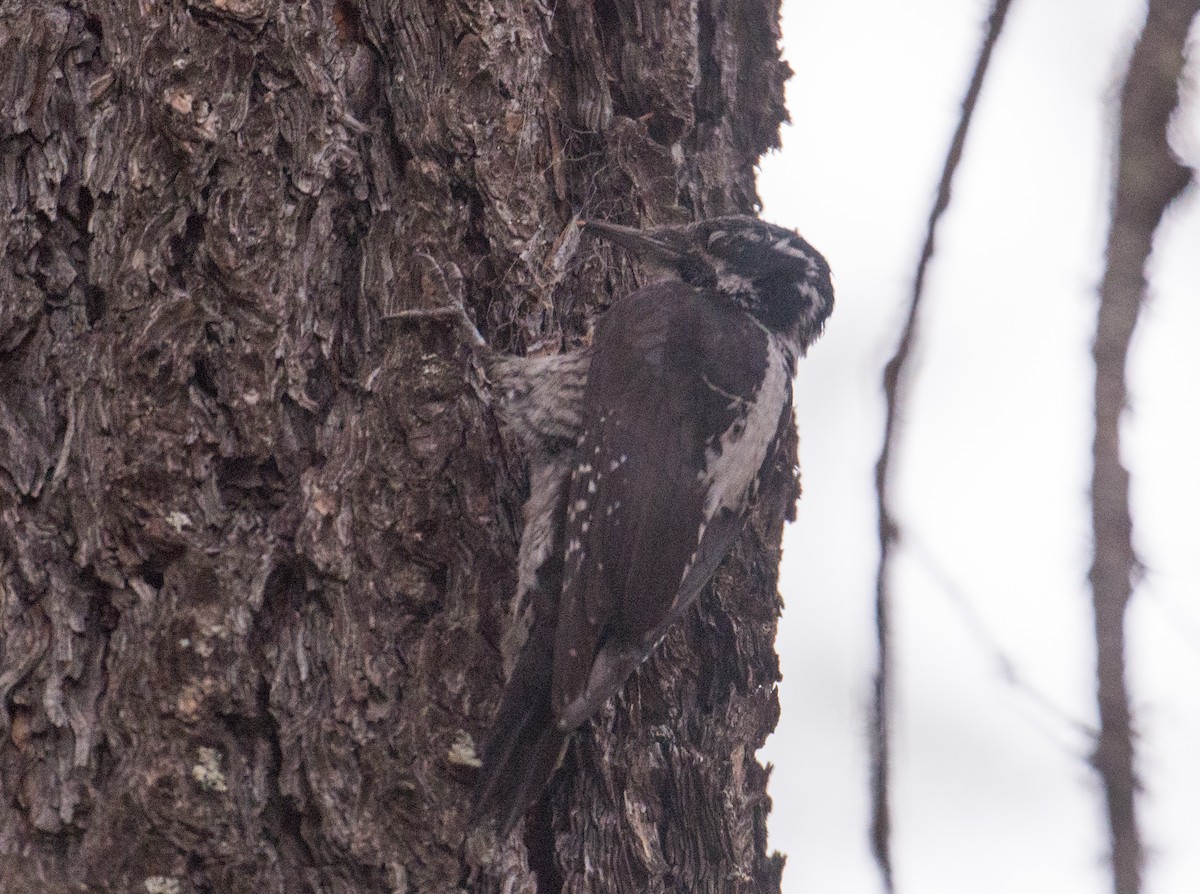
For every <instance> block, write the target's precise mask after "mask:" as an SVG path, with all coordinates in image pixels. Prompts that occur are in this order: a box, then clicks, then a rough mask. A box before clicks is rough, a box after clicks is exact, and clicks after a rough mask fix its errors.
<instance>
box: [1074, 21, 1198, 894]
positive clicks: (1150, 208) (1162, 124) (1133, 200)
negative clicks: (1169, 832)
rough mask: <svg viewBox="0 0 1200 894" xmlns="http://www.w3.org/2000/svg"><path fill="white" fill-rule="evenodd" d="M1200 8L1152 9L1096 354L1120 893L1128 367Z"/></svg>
mask: <svg viewBox="0 0 1200 894" xmlns="http://www.w3.org/2000/svg"><path fill="white" fill-rule="evenodd" d="M1198 11H1200V0H1151V2H1150V5H1149V8H1148V10H1147V14H1146V24H1145V27H1144V28H1143V29H1142V34H1141V36H1140V37H1139V38H1138V43H1137V46H1136V47H1135V48H1134V51H1133V56H1132V58H1131V59H1130V61H1129V71H1128V72H1127V74H1126V76H1125V84H1124V86H1123V87H1122V90H1121V113H1120V134H1119V143H1118V156H1117V178H1116V188H1115V192H1114V196H1113V210H1112V223H1111V228H1110V229H1109V233H1108V246H1107V251H1106V266H1105V271H1104V278H1103V280H1102V281H1101V283H1100V311H1099V316H1098V318H1097V321H1096V340H1095V343H1094V344H1093V348H1092V354H1093V357H1094V359H1095V363H1096V382H1095V402H1096V403H1095V413H1096V429H1095V436H1094V439H1093V442H1092V459H1093V470H1092V530H1093V543H1094V547H1093V549H1094V552H1093V557H1092V567H1091V570H1090V571H1089V573H1088V580H1089V581H1090V583H1091V587H1092V604H1093V607H1094V609H1095V614H1096V690H1097V701H1098V704H1099V713H1100V735H1099V738H1098V739H1097V741H1096V747H1095V751H1094V752H1093V753H1092V765H1093V766H1094V767H1095V768H1096V771H1097V772H1098V773H1099V775H1100V779H1101V781H1102V783H1103V785H1104V795H1105V801H1106V806H1107V813H1108V825H1109V836H1110V842H1111V848H1112V854H1111V857H1112V872H1113V890H1114V891H1115V892H1116V894H1137V892H1138V891H1139V890H1140V888H1141V869H1142V859H1143V847H1142V841H1141V833H1140V831H1139V829H1138V823H1137V814H1136V810H1135V801H1136V793H1137V790H1138V780H1137V775H1136V773H1135V771H1134V748H1133V721H1132V716H1131V713H1132V712H1131V711H1130V707H1129V693H1128V689H1127V687H1126V682H1125V610H1126V608H1127V607H1128V605H1129V600H1130V597H1131V596H1132V593H1133V581H1134V579H1135V577H1136V575H1137V574H1138V572H1139V568H1140V566H1139V563H1138V561H1137V557H1136V555H1135V554H1134V550H1133V521H1132V518H1131V516H1130V511H1129V473H1128V471H1127V470H1126V469H1125V468H1124V467H1123V466H1122V465H1121V440H1120V434H1121V432H1120V423H1121V414H1122V412H1123V411H1124V409H1125V403H1126V385H1125V362H1126V358H1127V356H1128V353H1129V343H1130V340H1131V338H1132V336H1133V331H1134V328H1135V327H1136V326H1137V319H1138V314H1139V312H1140V311H1141V306H1142V302H1143V299H1144V296H1145V292H1146V273H1145V270H1146V261H1147V259H1148V258H1149V256H1150V250H1151V247H1152V246H1153V241H1154V233H1155V231H1156V230H1157V229H1158V224H1159V222H1160V221H1161V220H1162V216H1163V213H1164V212H1165V211H1166V209H1167V206H1168V205H1169V204H1170V203H1171V202H1172V201H1173V200H1174V199H1175V197H1176V196H1178V195H1179V193H1180V192H1182V191H1183V188H1184V187H1185V186H1186V185H1187V183H1188V180H1189V178H1190V175H1189V172H1188V170H1187V169H1186V168H1185V167H1183V166H1182V165H1181V164H1179V162H1178V161H1177V160H1176V158H1175V156H1174V154H1173V153H1172V152H1171V148H1170V146H1169V145H1168V143H1167V126H1168V124H1169V123H1170V118H1171V113H1172V112H1173V111H1174V109H1175V107H1176V106H1177V105H1178V103H1179V78H1180V75H1181V73H1182V71H1183V50H1184V42H1185V40H1186V39H1187V33H1188V28H1189V26H1190V24H1191V21H1192V19H1193V18H1195V16H1196V13H1197V12H1198Z"/></svg>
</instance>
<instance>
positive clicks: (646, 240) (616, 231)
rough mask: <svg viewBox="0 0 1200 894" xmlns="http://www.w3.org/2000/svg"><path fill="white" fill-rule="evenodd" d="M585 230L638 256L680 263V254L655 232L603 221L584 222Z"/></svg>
mask: <svg viewBox="0 0 1200 894" xmlns="http://www.w3.org/2000/svg"><path fill="white" fill-rule="evenodd" d="M582 223H583V228H584V229H585V230H587V231H588V232H589V233H594V234H595V235H597V236H600V237H602V238H604V239H607V240H608V241H609V242H612V243H614V244H616V245H619V246H621V247H622V248H625V249H628V250H629V251H632V252H636V253H638V254H646V255H651V256H653V257H656V258H660V259H662V260H664V261H678V260H679V259H680V257H681V256H680V254H679V252H678V251H677V250H676V249H675V248H673V247H671V246H670V245H668V244H667V243H666V242H664V241H663V240H662V239H660V238H657V237H656V236H655V231H654V230H638V229H635V228H634V227H623V226H621V225H620V224H613V223H607V222H605V221H602V220H585V221H582Z"/></svg>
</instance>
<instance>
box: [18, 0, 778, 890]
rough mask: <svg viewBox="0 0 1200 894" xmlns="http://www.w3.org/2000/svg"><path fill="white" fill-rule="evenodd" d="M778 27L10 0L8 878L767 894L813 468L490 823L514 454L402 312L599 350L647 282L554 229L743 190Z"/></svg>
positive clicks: (699, 6) (511, 10)
mask: <svg viewBox="0 0 1200 894" xmlns="http://www.w3.org/2000/svg"><path fill="white" fill-rule="evenodd" d="M777 41H778V9H777V2H776V0H752V2H740V3H718V2H716V0H699V2H686V0H669V2H666V0H561V2H558V3H554V4H542V3H538V2H517V0H493V2H487V0H477V2H460V3H454V2H435V0H403V2H386V0H362V2H361V3H360V2H357V0H338V2H332V0H318V2H311V3H289V2H279V0H187V2H183V0H136V2H134V0H73V2H62V3H55V2H47V0H0V60H3V64H2V65H0V128H2V129H0V519H2V521H0V881H2V884H0V888H3V890H4V891H5V892H6V894H19V892H26V891H30V892H32V891H38V892H43V891H49V892H56V891H84V890H87V891H101V892H118V891H120V892H148V894H176V892H178V894H189V892H210V891H211V892H223V894H224V892H255V894H267V892H280V894H282V892H289V894H291V892H309V891H311V892H331V894H333V892H336V894H349V892H377V891H378V892H410V891H415V892H425V891H437V892H441V891H457V890H471V891H526V892H532V891H542V892H545V891H559V890H562V891H570V892H583V891H606V892H621V891H651V892H653V891H675V890H678V891H689V892H701V891H714V892H715V891H722V892H726V891H760V890H761V891H774V890H778V887H779V873H780V868H781V864H782V859H781V858H779V857H777V856H774V857H772V856H768V855H767V854H766V851H765V820H766V813H767V810H768V805H769V802H768V800H767V797H766V794H765V785H766V779H767V771H766V770H765V769H764V768H763V767H762V766H760V765H759V763H758V762H757V760H756V759H755V750H756V749H757V748H758V747H759V746H760V745H761V744H762V742H763V740H764V739H765V737H766V736H767V734H768V733H769V732H770V730H771V729H772V728H773V727H774V724H775V720H776V716H777V713H778V703H777V700H776V695H775V689H774V684H775V682H776V680H777V679H778V676H779V670H778V664H777V660H776V656H775V653H774V648H773V638H774V632H775V623H776V617H777V614H778V608H779V605H778V597H777V594H776V570H777V563H778V558H779V537H780V529H781V524H782V520H783V517H784V515H785V514H786V513H787V512H788V511H789V508H790V506H791V505H792V502H793V501H794V499H795V497H796V495H797V493H798V490H797V486H796V483H795V482H796V479H795V474H794V468H793V462H794V459H793V456H792V455H790V453H789V455H787V456H783V457H780V459H779V462H778V464H777V466H778V468H777V469H776V472H775V474H776V481H775V486H774V487H773V488H771V489H769V490H767V491H766V493H767V494H768V496H767V497H766V498H764V499H763V500H762V502H761V504H760V506H759V507H758V510H757V512H756V515H755V518H754V520H753V523H752V524H751V525H750V526H748V528H747V531H746V533H745V534H744V535H743V537H742V539H741V541H740V543H739V545H738V547H737V549H736V550H735V551H734V553H733V554H732V555H731V557H730V558H729V559H728V560H727V562H726V563H725V565H724V566H723V568H722V570H721V571H720V572H719V574H718V575H717V578H716V579H715V581H714V583H713V584H712V585H711V586H710V587H709V590H708V592H707V593H706V595H705V597H704V599H703V604H702V606H701V609H700V611H699V612H693V613H692V614H691V615H690V616H689V617H688V619H687V621H686V623H684V624H681V625H679V626H678V628H677V629H676V630H674V631H673V632H672V633H671V634H670V635H669V636H668V637H667V639H666V641H665V642H664V644H663V646H662V648H661V649H660V651H659V653H658V655H657V656H656V657H655V658H654V659H653V660H652V661H651V662H649V663H648V665H647V666H646V667H645V668H643V670H642V671H641V672H640V673H639V674H638V675H637V676H636V677H635V678H634V679H633V680H631V682H630V684H629V685H628V686H627V687H626V690H625V692H624V693H623V695H622V697H621V698H619V699H618V700H617V701H616V702H615V703H614V704H612V705H611V706H610V707H609V708H608V709H607V710H606V711H605V712H604V713H603V714H602V716H600V717H599V718H598V719H597V720H596V721H595V722H594V723H592V724H591V725H589V726H588V727H587V728H586V729H585V730H584V731H583V732H582V733H581V734H580V735H578V736H577V737H576V740H575V743H574V745H573V746H572V748H571V749H570V751H569V752H568V755H567V758H566V761H565V764H564V767H563V769H562V770H561V771H560V772H559V774H558V776H557V777H556V779H555V781H554V783H553V784H552V786H551V790H550V792H549V794H548V796H547V798H546V799H545V801H544V802H543V803H544V806H543V808H542V809H541V810H540V811H539V812H538V814H537V816H536V817H535V818H533V819H531V821H530V822H528V823H527V827H526V831H525V834H524V835H523V836H521V835H516V836H514V837H513V838H512V839H511V840H509V841H497V840H496V839H495V837H494V836H489V835H488V833H486V832H483V831H479V830H472V829H471V828H470V827H469V824H468V821H467V809H466V804H467V800H468V797H469V793H470V790H471V783H472V780H473V773H474V768H473V763H474V759H475V754H474V743H476V742H478V741H479V740H480V739H481V738H482V735H483V733H484V732H485V731H486V729H487V727H488V725H489V723H490V722H491V718H492V715H493V712H494V710H495V707H496V704H497V701H498V698H499V694H500V691H501V687H502V685H503V682H504V673H503V654H502V653H503V652H504V651H505V648H506V645H505V644H506V643H507V642H508V640H509V638H510V637H509V633H510V629H511V627H512V626H513V623H514V621H513V617H512V615H513V612H512V608H513V607H512V605H511V603H512V597H513V593H514V589H515V584H516V580H515V555H516V549H517V544H518V539H519V536H520V527H521V521H520V507H521V504H522V500H523V499H524V496H525V495H526V494H527V492H528V484H527V481H526V470H525V469H524V467H523V464H522V461H521V457H520V455H519V454H518V453H517V452H516V450H515V445H514V444H513V443H511V442H510V441H509V440H508V439H507V438H506V436H505V434H504V432H502V431H501V430H500V428H499V427H498V424H497V421H496V417H495V414H494V413H493V411H492V405H491V400H492V398H491V395H490V394H489V391H488V388H487V382H486V381H484V379H483V377H482V374H481V372H480V370H479V368H478V367H477V365H476V364H474V363H473V361H472V357H471V354H470V352H469V350H467V348H466V347H465V346H464V345H463V344H462V342H461V339H460V338H459V337H458V336H457V335H456V334H455V330H454V329H453V327H452V326H450V325H446V324H443V323H440V322H438V321H437V320H436V319H433V320H429V321H427V322H420V321H417V322H414V321H411V320H405V321H403V322H401V321H399V320H396V319H394V318H392V316H391V315H393V313H394V312H395V311H397V310H402V309H408V308H433V307H437V306H440V305H445V304H448V303H450V302H451V301H453V300H455V298H456V296H461V297H462V298H463V299H464V300H465V303H466V305H467V307H468V309H469V311H470V313H471V314H472V315H473V316H474V318H475V319H476V321H477V322H478V323H479V326H480V328H481V329H482V330H483V331H484V333H485V335H486V337H487V338H488V340H489V341H490V342H491V343H492V344H493V345H494V346H496V347H499V348H502V349H505V350H510V351H513V352H518V353H555V352H557V351H560V350H564V349H566V348H569V347H574V346H577V345H580V344H583V343H585V342H586V340H587V338H588V332H589V322H590V320H591V319H592V317H593V316H594V314H596V313H597V312H600V311H602V310H603V308H604V307H605V306H606V305H607V304H609V303H610V302H611V301H613V300H619V298H620V296H621V295H622V294H624V293H625V292H627V291H628V290H629V289H630V288H632V287H633V285H634V283H635V282H636V281H638V278H639V271H638V270H636V269H633V268H631V267H630V266H629V262H628V261H627V260H626V259H624V258H622V257H621V256H620V255H619V254H615V253H612V252H610V251H609V250H608V249H605V248H602V247H600V246H597V245H594V244H592V243H590V242H583V243H579V242H578V240H577V239H574V238H570V234H571V233H573V232H575V231H574V229H573V228H572V226H571V224H572V222H573V220H574V219H575V217H576V216H578V215H586V216H595V217H602V218H607V219H618V220H624V221H627V222H629V221H632V222H638V221H641V222H647V223H648V222H665V221H667V220H672V219H684V218H687V217H689V216H696V217H705V216H712V215H715V214H720V213H728V212H733V211H743V212H744V211H749V210H752V209H753V207H754V205H755V203H756V196H755V189H754V173H753V166H754V164H755V161H756V160H757V158H758V157H759V155H760V154H761V153H762V152H764V151H765V150H766V149H768V148H769V147H772V146H774V145H775V144H776V141H777V135H778V125H779V123H780V121H781V120H782V119H783V117H784V110H783V99H782V84H783V81H784V79H785V78H786V76H787V74H788V71H787V67H786V65H785V64H784V63H783V62H781V60H780V59H779V54H778V48H777ZM564 234H567V235H566V236H565V237H564ZM792 446H793V447H794V441H793V442H792Z"/></svg>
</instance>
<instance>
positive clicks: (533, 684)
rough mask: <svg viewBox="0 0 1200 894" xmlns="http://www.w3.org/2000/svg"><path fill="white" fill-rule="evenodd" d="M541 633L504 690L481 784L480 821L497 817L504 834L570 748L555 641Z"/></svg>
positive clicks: (478, 796)
mask: <svg viewBox="0 0 1200 894" xmlns="http://www.w3.org/2000/svg"><path fill="white" fill-rule="evenodd" d="M539 633H540V631H538V630H537V629H536V628H535V629H534V630H533V631H531V633H530V640H531V641H530V642H527V643H526V646H525V649H524V651H523V652H522V653H521V657H520V659H519V660H518V662H517V666H516V668H515V669H514V670H513V674H512V678H511V679H510V680H509V681H508V687H507V688H506V689H505V690H504V697H503V698H502V699H501V701H500V710H499V712H498V714H497V716H496V722H495V724H494V725H493V726H492V731H491V733H489V735H488V738H487V741H486V742H485V743H484V747H483V768H482V769H481V770H480V773H479V779H478V782H477V783H476V788H475V805H474V812H475V817H476V820H477V821H486V820H489V819H492V820H495V822H496V824H497V829H498V831H499V833H500V836H501V837H502V838H507V837H508V835H509V833H510V832H512V830H513V828H514V827H515V826H516V825H517V823H518V821H520V819H521V817H522V816H523V815H524V814H525V811H526V810H527V809H528V808H529V806H530V805H531V804H533V803H534V802H535V801H536V800H537V799H538V796H540V795H541V793H542V790H543V789H544V788H545V787H546V783H547V782H549V781H550V777H551V776H552V775H554V771H555V770H556V769H557V768H558V764H559V762H560V761H561V760H562V756H563V752H564V751H565V750H566V744H567V734H566V733H564V732H562V731H561V730H560V729H559V727H558V723H557V721H556V720H555V717H554V713H553V711H551V709H550V681H551V677H550V665H551V662H550V657H549V655H548V654H544V653H545V652H546V650H547V649H548V648H549V643H543V642H541V640H543V639H545V637H542V636H539Z"/></svg>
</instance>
